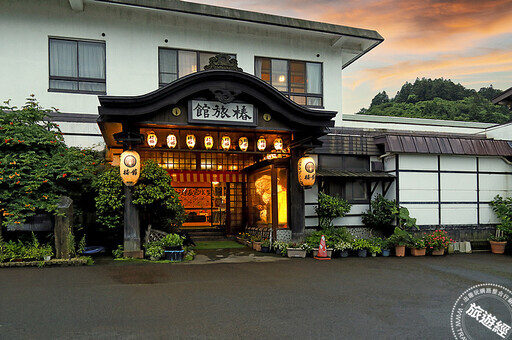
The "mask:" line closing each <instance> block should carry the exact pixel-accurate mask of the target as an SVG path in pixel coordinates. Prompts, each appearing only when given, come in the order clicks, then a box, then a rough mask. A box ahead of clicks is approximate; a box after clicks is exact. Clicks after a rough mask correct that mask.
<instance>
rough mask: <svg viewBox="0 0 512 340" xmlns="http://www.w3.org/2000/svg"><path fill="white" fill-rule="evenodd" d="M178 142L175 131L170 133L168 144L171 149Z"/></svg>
mask: <svg viewBox="0 0 512 340" xmlns="http://www.w3.org/2000/svg"><path fill="white" fill-rule="evenodd" d="M177 144H178V139H177V138H176V135H175V134H173V133H170V134H168V135H167V146H168V147H169V149H174V148H175V147H176V145H177Z"/></svg>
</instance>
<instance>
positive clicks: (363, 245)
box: [352, 238, 371, 257]
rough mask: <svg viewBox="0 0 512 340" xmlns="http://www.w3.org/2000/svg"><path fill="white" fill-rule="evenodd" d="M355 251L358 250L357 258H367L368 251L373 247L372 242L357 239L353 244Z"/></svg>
mask: <svg viewBox="0 0 512 340" xmlns="http://www.w3.org/2000/svg"><path fill="white" fill-rule="evenodd" d="M352 245H353V248H354V250H357V256H359V257H366V255H367V252H368V249H369V248H370V247H371V243H370V241H368V240H367V239H364V238H356V239H355V240H354V242H352Z"/></svg>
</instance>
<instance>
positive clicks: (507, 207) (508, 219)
mask: <svg viewBox="0 0 512 340" xmlns="http://www.w3.org/2000/svg"><path fill="white" fill-rule="evenodd" d="M489 205H490V206H491V208H492V211H494V213H495V214H496V216H497V217H498V218H499V219H500V220H501V223H500V224H498V225H497V226H496V229H498V230H501V231H503V233H504V234H506V236H508V237H511V236H512V197H507V198H503V197H501V196H500V195H496V197H494V199H493V200H492V201H491V202H490V203H489Z"/></svg>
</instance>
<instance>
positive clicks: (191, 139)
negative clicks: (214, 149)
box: [187, 134, 196, 149]
mask: <svg viewBox="0 0 512 340" xmlns="http://www.w3.org/2000/svg"><path fill="white" fill-rule="evenodd" d="M187 146H188V148H189V149H193V148H194V146H196V136H194V135H192V134H190V135H187Z"/></svg>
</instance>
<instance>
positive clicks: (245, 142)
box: [238, 137, 249, 151]
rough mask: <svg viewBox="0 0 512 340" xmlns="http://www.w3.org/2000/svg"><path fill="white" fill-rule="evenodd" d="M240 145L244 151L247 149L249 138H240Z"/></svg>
mask: <svg viewBox="0 0 512 340" xmlns="http://www.w3.org/2000/svg"><path fill="white" fill-rule="evenodd" d="M238 147H239V148H240V150H242V151H247V148H248V147H249V139H248V138H247V137H240V139H239V140H238Z"/></svg>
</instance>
